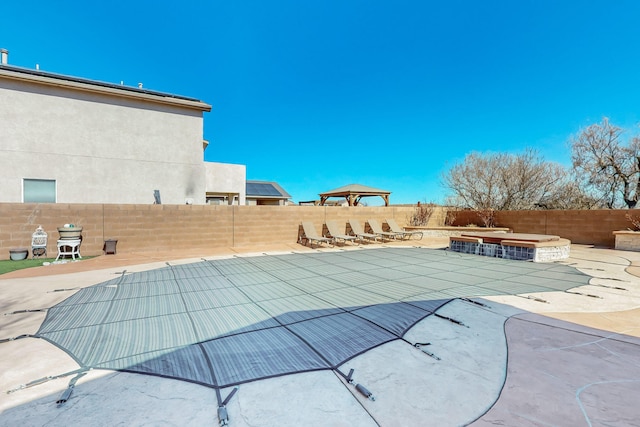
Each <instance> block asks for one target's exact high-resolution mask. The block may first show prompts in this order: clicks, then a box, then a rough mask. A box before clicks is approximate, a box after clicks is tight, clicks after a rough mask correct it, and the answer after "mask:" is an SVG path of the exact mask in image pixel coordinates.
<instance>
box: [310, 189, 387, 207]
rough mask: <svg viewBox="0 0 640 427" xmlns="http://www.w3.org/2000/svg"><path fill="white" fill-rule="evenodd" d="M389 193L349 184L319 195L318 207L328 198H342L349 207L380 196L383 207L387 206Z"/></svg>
mask: <svg viewBox="0 0 640 427" xmlns="http://www.w3.org/2000/svg"><path fill="white" fill-rule="evenodd" d="M390 194H391V192H390V191H387V190H381V189H379V188H373V187H368V186H366V185H362V184H349V185H345V186H344V187H340V188H336V189H335V190H331V191H327V192H325V193H320V205H324V204H325V203H326V201H327V199H328V198H329V197H344V198H346V199H347V201H348V202H349V206H356V205H358V204H359V203H360V199H361V198H363V197H370V196H380V197H382V199H383V200H384V204H385V206H388V205H389V195H390Z"/></svg>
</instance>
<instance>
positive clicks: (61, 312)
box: [37, 248, 590, 389]
mask: <svg viewBox="0 0 640 427" xmlns="http://www.w3.org/2000/svg"><path fill="white" fill-rule="evenodd" d="M589 278H590V277H589V276H586V275H584V274H582V273H580V272H578V271H577V270H576V269H574V268H572V267H568V266H565V265H561V264H552V263H551V264H540V263H530V262H524V261H509V260H502V259H497V258H487V257H479V256H475V255H467V254H460V253H451V252H448V251H443V250H434V249H424V248H379V249H360V250H351V251H339V252H323V253H297V254H287V255H265V256H255V257H234V258H228V259H219V260H212V261H202V262H197V263H192V264H184V265H175V266H167V267H164V268H161V269H157V270H151V271H145V272H138V273H131V274H122V275H121V276H118V277H117V278H115V279H113V280H109V281H107V282H104V283H100V284H97V285H94V286H91V287H87V288H84V289H81V290H79V291H78V292H77V293H76V294H74V295H73V296H71V297H70V298H68V299H66V300H64V301H63V302H61V303H60V304H57V305H56V306H54V307H52V308H50V309H49V310H48V313H47V317H46V319H45V321H44V322H43V324H42V326H41V327H40V329H39V331H38V332H37V336H38V337H40V338H43V339H46V340H48V341H50V342H51V343H53V344H55V345H57V346H58V347H60V348H61V349H63V350H65V351H66V352H67V353H69V354H70V355H71V356H72V357H73V358H74V359H75V360H76V361H77V362H78V363H79V364H80V365H81V366H82V367H85V368H103V369H114V370H121V371H129V372H138V373H144V374H151V375H159V376H163V377H170V378H177V379H181V380H186V381H191V382H194V383H198V384H202V385H205V386H209V387H213V388H216V389H220V388H223V387H227V386H232V385H237V384H241V383H244V382H248V381H253V380H257V379H261V378H269V377H275V376H279V375H286V374H291V373H296V372H305V371H313V370H322V369H336V368H339V367H340V365H342V364H343V363H345V362H346V361H348V360H350V359H351V358H353V357H355V356H357V355H358V354H361V353H363V352H365V351H367V350H369V349H371V348H374V347H376V346H379V345H381V344H384V343H386V342H389V341H392V340H396V339H401V338H402V337H403V335H404V334H405V333H406V332H407V330H408V329H409V328H411V327H412V326H413V325H414V324H415V323H416V322H418V321H420V320H421V319H423V318H425V317H426V316H429V315H431V314H433V313H434V311H435V310H437V309H438V308H439V307H440V306H442V305H443V304H445V303H447V302H448V301H450V300H451V299H453V298H458V297H480V296H488V295H501V294H521V293H529V292H544V291H563V290H567V289H569V288H573V287H576V286H581V285H584V284H586V283H588V280H589ZM425 339H428V337H425Z"/></svg>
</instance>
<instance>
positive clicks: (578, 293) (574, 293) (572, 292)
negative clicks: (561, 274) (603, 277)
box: [565, 291, 603, 299]
mask: <svg viewBox="0 0 640 427" xmlns="http://www.w3.org/2000/svg"><path fill="white" fill-rule="evenodd" d="M565 293H567V294H573V295H584V296H585V297H590V298H600V299H603V298H602V297H601V296H598V295H593V294H583V293H582V292H575V291H565Z"/></svg>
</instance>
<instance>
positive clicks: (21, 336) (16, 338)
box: [0, 334, 34, 344]
mask: <svg viewBox="0 0 640 427" xmlns="http://www.w3.org/2000/svg"><path fill="white" fill-rule="evenodd" d="M22 338H34V335H31V334H22V335H18V336H17V337H11V338H3V339H0V344H2V343H5V342H9V341H15V340H19V339H22Z"/></svg>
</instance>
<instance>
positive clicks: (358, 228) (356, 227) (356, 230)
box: [349, 219, 379, 241]
mask: <svg viewBox="0 0 640 427" xmlns="http://www.w3.org/2000/svg"><path fill="white" fill-rule="evenodd" d="M349 226H351V232H352V233H353V235H354V236H356V237H357V238H358V239H360V240H361V241H364V239H369V240H373V241H377V240H378V237H379V236H377V235H375V234H371V233H365V232H364V228H362V224H360V222H358V220H357V219H350V220H349Z"/></svg>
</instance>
